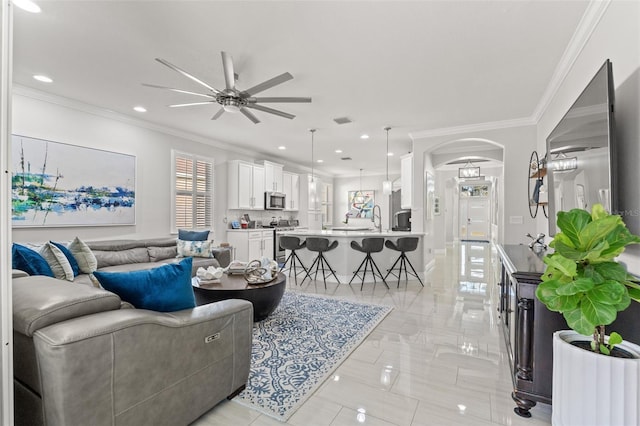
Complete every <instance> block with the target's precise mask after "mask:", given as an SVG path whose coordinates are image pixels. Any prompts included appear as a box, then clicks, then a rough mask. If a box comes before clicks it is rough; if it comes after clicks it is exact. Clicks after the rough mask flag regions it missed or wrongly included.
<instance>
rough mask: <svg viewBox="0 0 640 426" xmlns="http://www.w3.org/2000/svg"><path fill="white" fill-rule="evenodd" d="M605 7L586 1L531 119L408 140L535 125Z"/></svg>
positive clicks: (605, 0)
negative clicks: (584, 8) (582, 12)
mask: <svg viewBox="0 0 640 426" xmlns="http://www.w3.org/2000/svg"><path fill="white" fill-rule="evenodd" d="M609 4H611V0H592V1H590V2H589V4H588V5H587V9H586V10H585V12H584V14H583V15H582V18H580V22H579V23H578V26H577V27H576V30H575V31H574V33H573V35H572V36H571V40H569V44H568V45H567V47H566V49H565V50H564V53H563V54H562V57H561V58H560V61H559V62H558V65H557V66H556V69H555V71H554V72H553V75H552V76H551V81H550V82H549V84H548V85H547V88H546V89H545V91H544V93H543V94H542V97H541V98H540V101H539V102H538V105H537V106H536V108H535V110H534V111H533V114H531V116H529V117H523V118H516V119H513V120H503V121H492V122H487V123H478V124H470V125H465V126H456V127H443V128H439V129H432V130H424V131H418V132H414V133H409V137H410V138H411V140H412V141H415V140H416V139H422V138H429V137H436V136H447V135H453V134H459V133H467V132H478V131H486V130H494V129H506V128H509V127H520V126H532V125H537V124H538V122H539V121H540V119H541V118H542V114H543V113H544V111H545V110H546V109H547V108H548V107H549V105H550V104H551V100H552V99H553V98H554V97H555V95H556V93H557V92H558V90H559V89H560V86H561V85H562V82H563V81H564V79H565V78H566V77H567V75H568V74H569V71H571V68H572V67H573V65H574V63H575V62H576V60H577V59H578V56H580V53H582V50H583V49H584V47H585V46H586V44H587V42H588V41H589V38H591V35H592V34H593V32H594V31H595V29H596V27H597V26H598V24H599V23H600V20H601V19H602V16H604V13H605V12H606V10H607V8H608V7H609Z"/></svg>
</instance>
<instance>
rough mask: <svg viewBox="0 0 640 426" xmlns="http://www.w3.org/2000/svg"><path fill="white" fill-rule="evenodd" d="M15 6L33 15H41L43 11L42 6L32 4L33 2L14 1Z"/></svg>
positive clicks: (26, 0) (24, 0) (27, 0)
mask: <svg viewBox="0 0 640 426" xmlns="http://www.w3.org/2000/svg"><path fill="white" fill-rule="evenodd" d="M12 3H13V4H14V5H16V6H18V7H19V8H20V9H22V10H26V11H27V12H31V13H40V12H41V11H42V9H40V6H38V5H37V4H35V3H34V2H32V1H31V0H13V2H12Z"/></svg>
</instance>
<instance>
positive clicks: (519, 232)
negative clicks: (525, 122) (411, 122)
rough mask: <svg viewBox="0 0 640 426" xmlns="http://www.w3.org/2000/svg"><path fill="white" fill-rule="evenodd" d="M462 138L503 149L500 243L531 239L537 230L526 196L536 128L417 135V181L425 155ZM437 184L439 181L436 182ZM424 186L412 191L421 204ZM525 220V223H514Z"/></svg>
mask: <svg viewBox="0 0 640 426" xmlns="http://www.w3.org/2000/svg"><path fill="white" fill-rule="evenodd" d="M460 139H481V140H486V141H491V142H493V143H495V144H498V145H500V146H502V148H503V155H504V157H503V164H504V167H503V176H502V181H501V182H500V183H502V196H503V199H502V200H501V202H500V206H501V211H500V218H501V222H502V223H501V225H500V232H499V234H500V237H499V242H500V243H504V244H519V243H524V242H528V241H529V239H528V238H527V237H526V234H527V233H529V232H531V233H534V232H535V230H536V222H535V221H534V219H531V216H530V215H529V206H528V200H527V198H528V196H527V172H528V165H529V157H530V155H531V151H533V150H535V149H536V127H535V126H533V125H531V126H515V127H508V128H499V129H492V130H480V131H473V132H465V133H455V134H449V135H444V136H442V135H441V136H431V137H422V138H416V139H414V141H413V152H414V168H415V169H416V170H414V173H413V176H414V182H419V179H420V178H419V176H420V175H421V174H422V170H423V167H425V166H424V164H423V162H424V160H423V158H424V157H428V156H429V155H430V154H429V153H430V152H431V151H433V150H434V149H435V148H436V147H438V146H440V145H442V144H445V143H448V142H451V141H455V140H460ZM436 185H438V183H437V182H436ZM423 194H424V188H418V190H414V191H413V196H414V200H415V201H414V204H415V205H418V206H422V205H423V203H424V200H423V198H424V196H423ZM512 218H513V219H514V221H520V220H521V221H522V223H511V221H510V219H512Z"/></svg>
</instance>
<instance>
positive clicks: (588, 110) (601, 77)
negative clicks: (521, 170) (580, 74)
mask: <svg viewBox="0 0 640 426" xmlns="http://www.w3.org/2000/svg"><path fill="white" fill-rule="evenodd" d="M613 102H614V87H613V75H612V72H611V62H610V61H609V60H608V59H607V60H606V62H605V63H604V65H602V67H601V68H600V69H599V70H598V72H597V73H596V75H595V77H593V79H592V80H591V81H590V82H589V84H588V85H587V87H586V88H585V89H584V90H583V91H582V93H581V94H580V96H579V97H578V99H577V100H576V101H575V102H574V103H573V105H572V106H571V108H569V111H567V113H566V114H565V115H564V117H562V119H561V120H560V122H559V123H558V125H557V126H556V127H555V128H554V129H553V131H552V132H551V134H550V135H549V136H548V137H547V155H546V168H547V177H548V180H547V184H546V187H547V191H548V203H549V234H550V235H555V234H556V213H557V212H559V211H569V210H571V209H574V208H579V209H585V210H588V211H591V207H592V206H593V205H594V204H596V203H600V204H602V205H603V206H604V208H605V209H606V210H607V211H608V212H610V213H611V212H615V211H616V207H617V206H616V201H617V200H616V198H617V197H616V192H615V189H616V184H615V180H616V179H615V171H614V170H613V165H614V164H615V123H614V119H613Z"/></svg>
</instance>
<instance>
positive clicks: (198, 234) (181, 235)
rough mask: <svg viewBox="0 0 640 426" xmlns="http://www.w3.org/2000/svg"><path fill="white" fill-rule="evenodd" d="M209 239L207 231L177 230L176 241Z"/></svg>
mask: <svg viewBox="0 0 640 426" xmlns="http://www.w3.org/2000/svg"><path fill="white" fill-rule="evenodd" d="M208 238H209V231H188V230H186V229H178V239H179V240H183V241H206V240H207V239H208Z"/></svg>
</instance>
